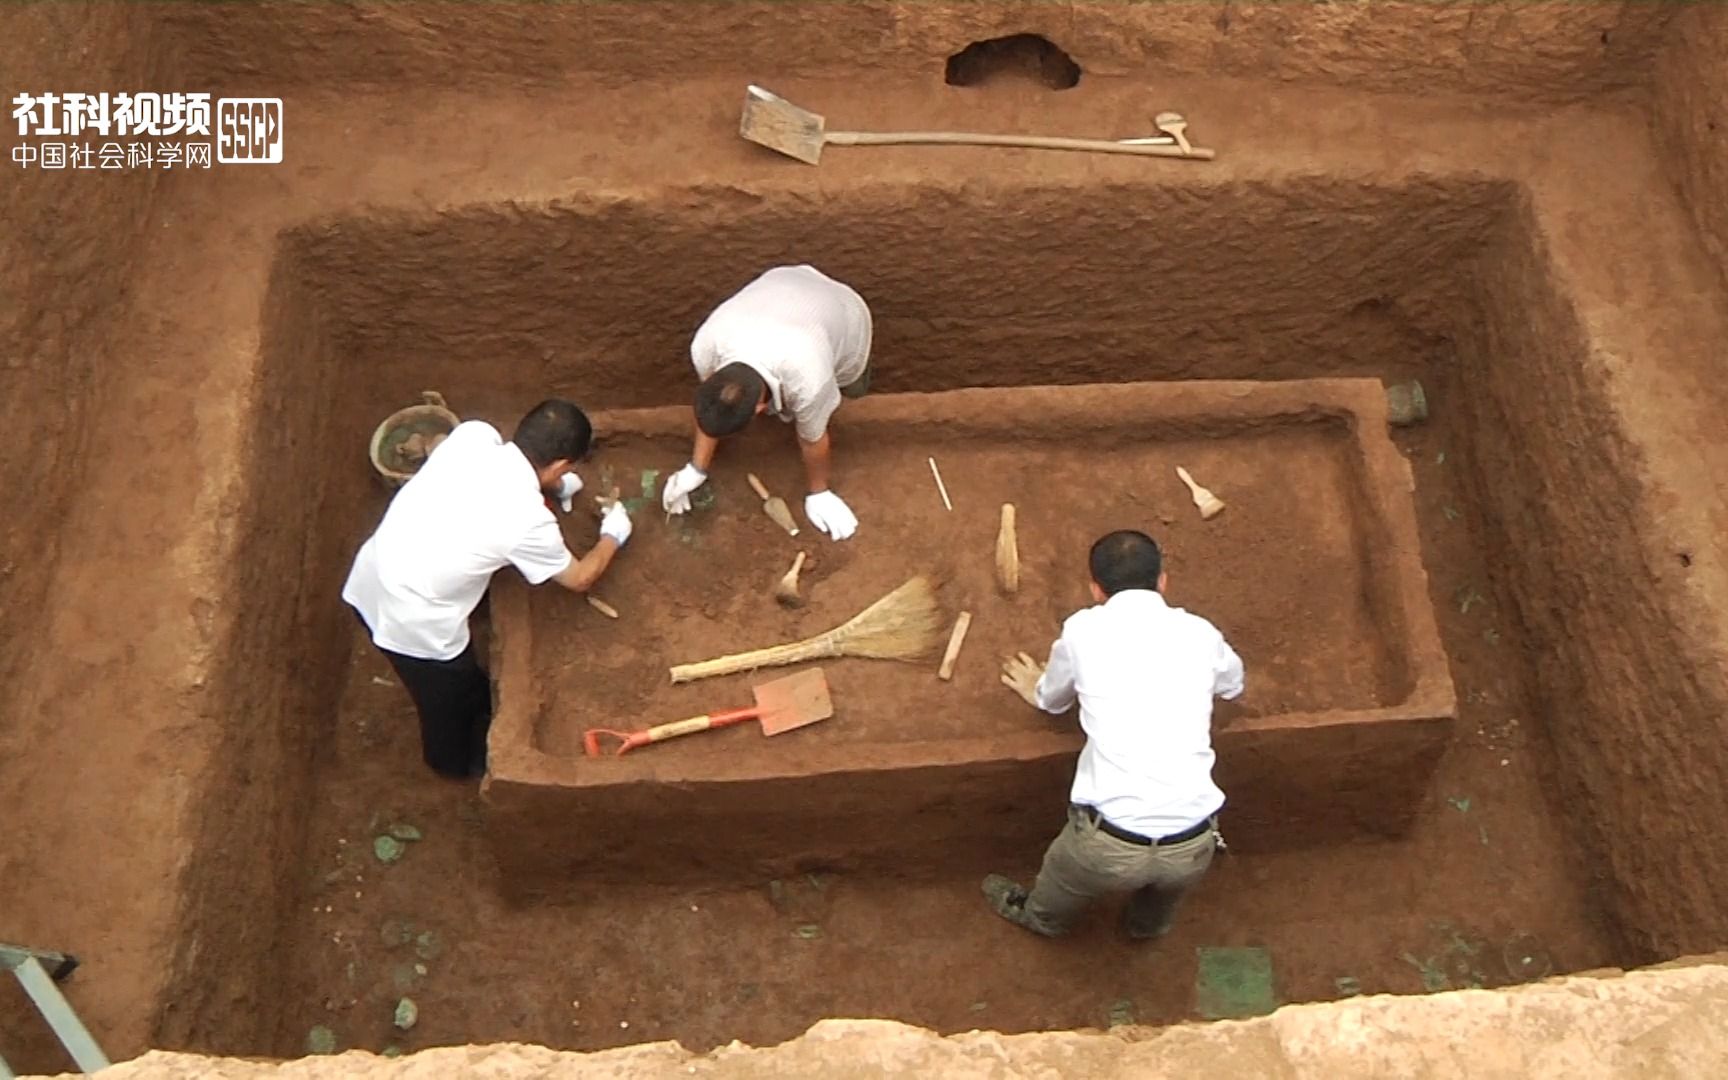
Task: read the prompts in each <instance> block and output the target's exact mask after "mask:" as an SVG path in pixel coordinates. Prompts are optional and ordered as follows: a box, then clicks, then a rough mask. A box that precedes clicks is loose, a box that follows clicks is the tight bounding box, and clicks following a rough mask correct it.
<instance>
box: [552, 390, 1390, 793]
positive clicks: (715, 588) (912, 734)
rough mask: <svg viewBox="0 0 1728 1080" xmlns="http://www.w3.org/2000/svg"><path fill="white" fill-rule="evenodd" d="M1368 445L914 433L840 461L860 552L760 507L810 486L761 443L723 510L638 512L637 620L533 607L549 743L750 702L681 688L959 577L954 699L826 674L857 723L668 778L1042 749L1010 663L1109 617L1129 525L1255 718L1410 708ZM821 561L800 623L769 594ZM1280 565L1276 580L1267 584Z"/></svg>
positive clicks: (585, 535) (706, 687)
mask: <svg viewBox="0 0 1728 1080" xmlns="http://www.w3.org/2000/svg"><path fill="white" fill-rule="evenodd" d="M771 427H772V428H773V429H776V430H770V428H771ZM1349 449H1350V443H1349V440H1348V438H1347V436H1346V433H1345V432H1344V431H1343V430H1341V429H1340V428H1336V427H1334V428H1330V429H1328V428H1326V427H1319V428H1313V427H1306V428H1305V427H1302V426H1292V427H1291V428H1289V429H1285V430H1275V431H1269V432H1267V433H1265V434H1261V435H1239V436H1236V437H1234V438H1231V439H1228V440H1226V441H1220V440H1209V439H1187V440H1180V441H1174V442H1159V443H1155V444H1147V443H1142V442H1139V441H1138V440H1135V439H1133V437H1132V435H1128V436H1127V437H1126V438H1124V437H1117V438H1114V439H1098V440H1093V439H1077V440H1072V441H1068V442H1062V443H1054V442H1045V441H1038V442H1034V441H1022V442H1019V443H1017V444H1015V445H1012V446H1003V445H1000V444H997V445H990V444H982V443H976V442H970V441H965V442H953V441H946V440H944V441H941V442H932V441H927V440H925V439H920V438H918V437H917V436H916V435H914V434H913V433H912V432H910V431H908V432H906V433H905V437H904V438H896V439H884V438H870V439H867V440H863V441H862V443H858V442H855V443H853V444H852V445H846V446H843V447H842V449H841V450H840V451H839V453H840V455H841V457H840V463H839V471H838V472H837V473H836V480H835V490H837V491H839V492H840V493H841V494H842V495H843V496H844V497H845V498H846V499H847V500H848V502H849V504H850V505H851V506H852V507H853V509H854V511H855V512H856V513H858V514H859V515H860V519H861V522H862V524H861V526H860V532H859V535H858V536H857V537H856V538H855V539H856V540H857V542H856V543H850V542H849V543H847V544H844V545H836V544H833V543H832V542H830V541H828V540H827V539H826V538H825V537H822V536H820V535H819V534H815V533H813V531H812V530H811V529H810V528H809V526H808V524H806V525H805V526H804V530H803V532H802V533H801V534H800V535H799V536H798V537H797V538H794V537H791V536H788V535H786V533H785V532H783V531H782V530H780V529H779V528H778V527H776V526H775V525H774V523H773V522H771V521H770V520H768V518H767V516H766V515H765V514H763V513H762V512H761V509H760V506H761V503H760V500H758V499H756V498H755V496H754V495H753V493H752V492H751V491H750V489H749V487H748V486H747V485H746V484H745V483H744V473H745V472H747V471H749V472H755V473H756V474H757V475H758V476H760V477H761V478H762V479H763V481H764V483H766V484H767V485H768V486H769V490H771V491H778V492H783V493H787V494H793V493H797V492H801V491H802V490H803V475H802V472H801V467H800V465H799V462H798V455H797V451H796V449H795V444H794V443H793V441H792V439H791V436H790V434H789V431H788V430H787V429H784V428H781V427H780V425H770V424H766V423H765V424H759V425H757V430H755V431H753V432H751V433H750V434H749V435H748V436H746V437H744V438H741V439H739V440H737V441H736V445H734V443H731V442H729V443H728V444H727V445H726V447H725V448H724V451H723V453H724V459H723V462H722V464H720V465H719V466H718V467H717V468H716V470H715V473H714V479H713V480H712V481H710V482H711V483H712V484H714V486H715V491H714V495H715V503H714V505H713V506H712V507H711V508H710V509H707V510H704V511H699V512H696V513H694V514H693V515H692V516H691V517H690V518H688V519H684V520H679V521H675V522H672V523H667V522H665V520H664V519H663V518H662V517H661V515H660V514H659V513H657V512H655V511H654V510H645V511H643V512H642V513H641V514H640V515H639V517H640V519H641V526H642V527H641V528H640V530H639V533H638V535H637V536H636V537H634V538H633V539H632V546H631V548H630V549H629V555H628V558H627V559H625V560H621V561H620V563H619V565H618V568H617V570H616V572H614V573H613V574H612V575H610V576H609V577H608V578H607V580H606V582H605V584H604V586H603V587H602V588H600V589H598V590H597V591H598V592H599V593H600V594H601V595H603V596H605V597H606V599H607V601H608V602H609V603H612V604H614V605H615V606H617V607H619V608H620V609H621V610H622V611H625V612H628V615H627V616H625V617H624V618H621V619H620V620H619V621H617V622H612V621H610V620H602V619H600V618H598V617H596V614H595V613H594V612H592V611H590V610H589V609H588V608H587V606H586V605H582V604H579V603H578V602H577V601H575V600H574V599H572V598H571V597H569V596H568V595H558V594H554V593H553V592H551V591H549V590H544V589H541V590H536V591H535V592H534V593H533V603H532V606H533V611H534V621H535V626H534V645H535V652H536V664H537V665H545V666H547V667H549V668H551V669H553V670H556V671H557V672H558V675H557V676H556V677H555V678H552V679H550V680H549V684H550V690H551V692H550V694H549V696H548V698H547V701H546V704H545V708H544V710H543V711H542V713H541V725H540V731H539V738H538V742H539V745H540V747H541V748H542V749H544V750H546V751H547V752H549V753H554V754H568V755H576V754H580V753H581V742H582V738H581V733H582V730H583V728H585V727H590V726H593V727H625V728H628V727H634V726H647V725H648V724H652V723H658V722H660V721H662V720H674V719H678V718H680V717H683V716H690V715H695V714H696V713H700V712H703V711H706V710H708V709H717V708H724V707H730V706H731V705H732V704H737V705H744V704H748V703H749V697H748V689H747V688H748V687H749V686H750V685H751V683H752V682H753V681H754V678H753V677H752V676H747V675H740V676H732V677H728V678H722V679H707V680H701V681H699V682H696V683H689V684H682V685H677V686H673V685H670V684H669V683H668V682H667V677H666V669H667V667H668V666H669V663H685V662H690V661H695V660H703V659H708V658H710V657H713V656H718V655H722V654H725V653H730V652H740V651H744V650H745V649H748V648H755V647H760V646H764V645H772V644H776V643H779V642H782V641H796V640H801V639H803V638H807V637H812V636H814V635H816V634H819V633H821V632H822V631H824V630H827V629H829V628H831V627H833V626H837V625H839V624H840V623H842V622H844V621H845V620H846V619H848V618H850V617H851V616H852V615H853V614H856V613H857V612H859V611H861V610H863V609H864V608H865V607H867V606H868V605H869V604H870V603H872V602H873V601H874V600H876V599H877V598H879V597H881V596H883V595H884V594H886V593H887V592H888V591H889V590H891V589H893V588H894V587H895V586H896V585H898V584H899V583H900V582H901V581H904V580H905V579H906V577H907V576H908V575H909V574H911V573H914V572H916V573H924V574H928V575H931V576H932V577H934V578H937V579H939V580H942V581H944V582H946V585H945V586H944V589H943V593H944V594H945V598H946V603H947V605H948V607H949V609H950V611H951V612H958V611H960V610H969V611H972V612H973V613H974V622H973V625H972V630H971V632H970V634H969V635H968V637H967V651H966V652H965V653H964V654H963V657H962V660H963V662H962V664H961V665H960V666H959V667H958V669H957V674H956V676H955V678H954V680H953V682H952V683H951V684H949V685H947V686H942V685H940V684H938V683H936V682H935V681H934V679H933V673H934V664H929V665H922V666H913V665H906V664H894V663H884V662H880V661H876V662H872V661H850V662H848V661H844V660H839V661H832V662H829V663H828V664H826V665H825V666H826V668H827V671H828V677H829V682H830V684H831V685H832V688H833V693H834V697H835V701H836V703H837V705H836V708H837V710H838V711H837V716H836V722H834V723H831V724H825V725H823V726H821V727H819V728H812V729H810V730H809V731H806V732H802V733H800V734H799V735H798V736H797V738H796V740H792V739H787V740H784V741H776V742H773V743H766V742H760V741H759V737H758V738H757V739H752V738H751V737H750V736H749V735H748V733H745V732H738V731H733V732H727V733H725V734H717V735H715V736H714V737H712V738H702V739H694V738H693V739H685V740H682V741H681V742H679V743H671V744H667V745H666V746H663V747H656V748H655V751H656V757H657V758H658V759H659V761H660V763H661V764H662V765H665V766H668V767H675V766H676V765H679V764H688V765H690V766H692V767H694V766H695V765H696V764H697V763H699V762H701V761H702V760H704V759H706V758H708V757H711V756H714V755H725V756H736V755H740V754H742V755H746V756H755V757H761V756H764V755H773V756H775V757H784V756H785V755H793V756H796V755H798V754H799V753H800V751H802V750H806V749H808V750H809V751H811V752H813V753H817V754H822V753H823V751H824V750H825V749H826V748H828V747H837V746H840V745H843V744H850V743H862V744H866V746H864V747H860V748H859V749H860V751H863V752H867V747H868V744H882V743H889V742H899V741H918V740H925V739H944V738H954V737H958V736H961V735H964V734H967V733H968V732H970V731H976V730H978V728H979V726H980V725H985V724H988V725H990V726H991V727H992V728H993V729H995V730H997V731H999V732H1002V733H1010V732H1015V731H1023V730H1043V729H1045V728H1046V727H1047V726H1048V721H1047V720H1046V719H1045V718H1043V717H1042V716H1040V715H1039V714H1038V713H1036V712H1033V711H1031V710H1027V709H1021V708H1016V707H1014V705H1015V702H1014V701H1013V699H1011V698H1008V697H1005V696H1004V695H1005V694H1006V691H1005V690H1003V688H1002V687H1001V684H1000V683H998V682H997V679H996V676H997V671H998V669H999V667H1000V659H1001V657H1003V656H1005V655H1010V654H1011V653H1012V652H1014V651H1018V650H1022V649H1023V650H1027V651H1030V652H1033V653H1036V654H1038V655H1039V656H1040V657H1042V655H1043V654H1044V653H1045V652H1046V651H1047V650H1048V648H1049V644H1050V641H1051V640H1053V638H1054V635H1055V632H1056V631H1057V630H1058V629H1059V628H1060V626H1061V621H1062V620H1063V619H1064V618H1066V617H1067V616H1068V615H1070V614H1072V613H1073V612H1074V611H1076V610H1078V609H1079V608H1081V607H1084V606H1086V604H1087V603H1088V602H1089V600H1088V597H1087V594H1086V568H1085V553H1086V549H1087V546H1088V545H1089V543H1090V541H1091V540H1094V539H1096V538H1097V537H1099V536H1102V535H1103V534H1104V533H1106V532H1108V531H1110V530H1111V529H1114V528H1121V527H1133V528H1144V529H1146V530H1147V531H1149V532H1151V533H1153V534H1154V535H1155V536H1158V537H1159V538H1160V539H1161V540H1162V541H1163V543H1164V544H1165V546H1166V549H1167V550H1168V552H1169V564H1168V565H1169V568H1170V573H1171V576H1172V579H1173V581H1174V582H1175V584H1173V586H1172V589H1171V592H1170V594H1169V595H1170V599H1171V602H1172V603H1176V604H1178V605H1183V606H1187V607H1190V608H1192V609H1194V610H1195V611H1198V612H1201V613H1203V614H1205V615H1206V616H1207V617H1208V618H1210V619H1212V620H1213V621H1214V622H1215V623H1216V624H1217V625H1218V626H1219V627H1220V628H1221V629H1223V630H1224V632H1225V634H1226V635H1227V636H1228V637H1230V638H1231V639H1232V640H1233V641H1234V642H1235V643H1236V644H1237V647H1238V648H1240V649H1241V650H1243V653H1244V655H1251V656H1254V657H1255V658H1256V661H1257V663H1256V665H1255V668H1254V691H1253V694H1252V695H1251V697H1250V698H1249V699H1247V700H1246V701H1245V705H1246V708H1247V711H1248V714H1249V715H1276V714H1278V713H1285V712H1299V711H1300V712H1306V711H1318V710H1323V709H1339V708H1364V707H1370V706H1373V705H1379V704H1391V702H1388V701H1386V700H1385V697H1386V694H1385V692H1384V689H1383V687H1384V686H1385V684H1386V683H1387V682H1388V680H1389V677H1390V676H1391V670H1390V669H1391V667H1392V665H1394V664H1395V663H1396V660H1395V659H1394V657H1393V656H1392V655H1389V654H1388V651H1387V650H1388V649H1389V648H1393V647H1395V644H1394V643H1395V640H1396V639H1395V638H1392V637H1391V636H1390V633H1389V631H1388V630H1386V629H1384V628H1380V627H1377V626H1376V625H1375V624H1374V619H1373V614H1372V612H1371V611H1370V609H1369V607H1368V603H1367V594H1368V584H1367V582H1366V581H1365V580H1364V579H1365V577H1366V574H1367V573H1368V571H1369V566H1370V564H1369V563H1368V562H1367V561H1366V560H1365V559H1364V558H1363V553H1362V552H1361V551H1360V550H1359V548H1360V541H1359V538H1358V537H1357V536H1356V535H1355V533H1354V530H1353V522H1354V512H1353V510H1352V493H1353V489H1354V487H1355V485H1356V483H1357V482H1358V481H1357V478H1356V476H1355V475H1354V470H1352V469H1351V468H1350V461H1349V457H1348V453H1349ZM603 453H604V460H605V461H606V463H607V464H609V465H613V466H614V467H616V468H617V469H618V470H619V471H620V473H622V474H624V475H638V474H639V473H640V471H641V470H642V469H644V468H652V469H654V470H656V471H657V473H658V474H659V475H661V476H669V475H671V473H672V472H673V471H675V470H676V469H677V468H678V467H679V466H680V465H682V464H683V463H684V461H686V460H688V457H689V447H688V445H684V444H683V443H681V442H677V441H671V440H667V441H662V442H660V443H658V444H654V445H642V444H641V443H638V442H636V441H635V440H631V441H628V442H622V443H620V444H619V445H615V446H614V445H609V446H608V447H607V448H606V450H605V451H604V452H603ZM931 454H934V455H935V456H936V458H937V464H938V466H939V467H940V468H941V470H942V475H943V480H944V482H946V483H947V485H948V491H949V495H950V497H951V498H952V499H954V500H956V503H955V509H954V512H953V513H952V514H949V513H948V512H947V511H945V510H944V509H943V506H942V501H941V499H940V497H939V496H938V494H937V491H936V486H935V483H934V481H933V480H931V478H930V471H929V467H928V464H927V460H926V459H927V457H928V456H929V455H931ZM1178 463H1181V464H1185V465H1187V466H1188V467H1189V468H1190V470H1191V471H1192V472H1194V473H1195V475H1196V476H1198V477H1200V478H1201V479H1202V480H1203V482H1205V483H1207V484H1208V485H1210V486H1212V488H1213V490H1215V491H1217V492H1220V493H1222V494H1223V495H1224V497H1226V498H1227V499H1228V500H1229V501H1230V503H1231V506H1230V510H1231V511H1234V512H1233V513H1232V512H1230V511H1226V513H1225V514H1224V515H1223V516H1221V517H1218V518H1216V519H1214V520H1213V521H1211V522H1202V521H1201V520H1200V518H1199V514H1198V513H1197V512H1196V511H1195V510H1194V508H1193V504H1192V503H1191V502H1190V501H1189V499H1188V495H1187V493H1186V491H1184V490H1183V488H1182V486H1181V482H1180V481H1179V480H1177V479H1176V476H1175V474H1174V471H1173V469H1174V466H1175V465H1176V464H1178ZM1007 501H1014V502H1015V503H1016V505H1017V507H1018V510H1019V515H1020V522H1021V523H1022V524H1021V525H1020V530H1019V532H1020V543H1021V565H1022V573H1023V575H1024V578H1023V581H1024V584H1023V586H1022V588H1023V590H1024V595H1023V597H1021V598H1019V599H1017V600H1015V601H1013V602H1009V601H1005V600H998V599H996V597H995V586H994V565H993V563H992V562H991V559H990V557H989V556H990V553H991V552H992V551H993V550H994V547H993V545H994V543H995V532H996V524H997V517H998V510H999V508H1000V506H1001V504H1002V503H1003V502H1007ZM794 502H795V503H796V500H794ZM797 513H798V517H799V520H801V521H802V511H801V510H799V511H797ZM566 522H567V526H566V529H567V532H568V534H569V538H570V542H571V543H572V544H573V545H575V546H576V547H577V549H578V550H585V549H586V548H587V547H588V546H590V545H591V544H592V543H593V539H594V536H593V533H594V525H593V523H592V521H588V520H577V519H573V518H566ZM637 545H640V546H637ZM800 549H802V550H806V551H809V552H811V554H812V556H813V559H814V562H813V563H806V565H805V571H804V582H805V586H804V587H805V594H806V598H807V601H808V604H807V606H806V607H805V608H804V609H803V610H802V611H797V612H788V611H785V610H784V609H782V608H781V607H780V606H779V605H778V604H776V603H775V602H774V600H773V598H772V596H771V595H770V591H771V589H772V586H773V583H774V581H775V579H776V578H777V577H778V576H779V575H780V574H782V573H784V572H785V570H786V567H787V566H790V564H791V560H792V555H793V554H794V553H795V552H797V551H798V550H800ZM1272 552H1277V553H1278V555H1277V562H1278V564H1279V572H1278V573H1277V574H1276V575H1264V574H1258V573H1251V572H1244V569H1243V568H1246V567H1251V566H1259V565H1263V564H1264V563H1266V562H1267V561H1268V559H1269V558H1270V556H1271V553H1272ZM782 564H785V565H782ZM1291 610H1301V611H1303V613H1304V614H1303V620H1302V626H1301V628H1300V632H1299V633H1298V632H1297V629H1296V628H1295V627H1293V626H1291V624H1290V622H1289V620H1288V619H1287V618H1284V617H1282V615H1281V613H1282V612H1288V611H1291ZM598 672H604V673H605V677H604V678H597V677H596V673H598ZM740 695H743V698H742V700H739V701H736V702H734V701H733V699H734V698H738V697H739V696H740ZM786 742H795V743H796V745H794V746H787V745H785V743H786ZM621 767H627V766H621Z"/></svg>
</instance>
